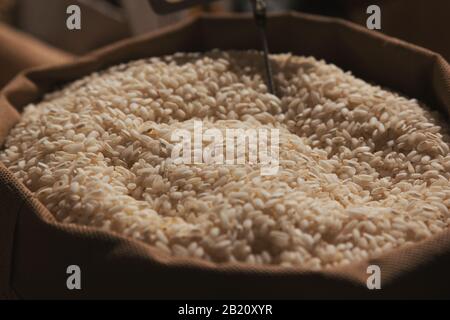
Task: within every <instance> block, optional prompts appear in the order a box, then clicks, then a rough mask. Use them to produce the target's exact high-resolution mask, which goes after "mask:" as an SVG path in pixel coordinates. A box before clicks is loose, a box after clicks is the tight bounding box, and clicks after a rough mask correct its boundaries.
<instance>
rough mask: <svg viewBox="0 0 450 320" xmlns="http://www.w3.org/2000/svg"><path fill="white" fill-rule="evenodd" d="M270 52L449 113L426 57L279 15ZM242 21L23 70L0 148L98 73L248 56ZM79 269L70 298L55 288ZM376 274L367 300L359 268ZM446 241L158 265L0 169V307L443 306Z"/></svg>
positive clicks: (203, 25)
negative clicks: (27, 118) (164, 58)
mask: <svg viewBox="0 0 450 320" xmlns="http://www.w3.org/2000/svg"><path fill="white" fill-rule="evenodd" d="M269 37H270V45H271V51H272V52H275V53H276V52H293V53H295V54H299V55H313V56H315V57H317V58H324V59H326V60H327V62H331V63H335V64H337V65H338V66H340V67H342V68H343V69H344V70H351V71H352V72H353V73H354V74H355V75H357V76H359V77H361V78H363V79H365V80H368V81H373V82H375V83H377V84H380V85H383V86H386V87H388V88H391V89H393V90H397V91H399V92H402V93H403V94H406V95H408V96H411V97H415V98H419V99H421V100H423V101H425V102H427V103H429V104H430V105H431V106H435V107H437V108H440V110H441V111H443V112H445V113H446V114H447V115H448V114H449V112H450V66H449V65H448V64H447V62H445V60H444V59H443V58H442V57H441V56H439V55H438V54H436V53H433V52H431V51H429V50H426V49H423V48H420V47H417V46H414V45H411V44H408V43H405V42H403V41H400V40H397V39H393V38H390V37H387V36H384V35H381V34H379V33H376V32H371V31H367V30H366V29H364V28H362V27H360V26H357V25H355V24H352V23H349V22H345V21H343V20H339V19H332V18H323V17H319V16H312V15H305V14H297V13H290V14H280V15H274V16H271V18H270V20H269ZM258 47H259V38H258V36H257V30H256V28H255V26H254V22H253V20H252V19H251V18H250V17H249V16H237V15H229V16H228V15H226V16H201V17H198V18H193V19H189V20H186V21H183V22H182V23H180V24H177V25H175V26H172V27H169V28H167V29H165V30H163V31H158V32H156V33H152V34H148V35H145V36H142V37H138V38H134V39H131V40H126V41H123V42H119V43H117V44H114V45H111V46H109V47H106V48H103V49H100V50H98V51H95V52H93V53H91V54H89V55H87V56H84V57H82V58H80V59H77V60H76V61H74V62H71V63H68V64H64V65H62V66H56V67H49V68H48V67H46V68H39V69H33V70H29V71H27V72H25V73H23V74H21V75H20V76H19V77H17V78H16V79H15V80H14V81H13V82H11V83H10V84H9V85H8V86H7V87H6V88H5V89H4V90H3V91H2V93H1V95H0V145H2V144H3V143H4V140H5V137H6V136H7V134H8V132H9V130H10V129H11V128H12V127H13V126H14V125H15V123H17V121H18V120H19V118H20V111H21V110H22V108H23V106H24V105H26V104H27V103H30V102H32V101H38V100H39V99H40V97H41V96H42V94H43V93H45V92H48V91H50V90H52V89H53V88H55V87H56V86H58V85H61V84H63V83H66V82H69V81H72V80H74V79H78V78H80V77H82V76H84V75H87V74H89V73H91V72H93V71H98V70H101V69H104V68H106V67H108V66H111V65H114V64H117V63H120V62H126V61H130V60H132V59H137V58H144V57H149V56H158V55H163V54H170V53H174V52H177V51H205V50H210V49H213V48H220V49H250V48H258ZM72 264H76V265H79V266H80V268H81V270H82V290H81V291H76V290H75V291H70V290H68V289H67V288H66V279H67V276H68V275H67V274H66V268H67V267H68V266H69V265H72ZM371 264H376V265H378V266H380V267H381V284H382V289H381V290H368V289H367V286H366V281H367V277H368V274H367V267H368V265H371ZM449 267H450V231H447V232H445V233H442V234H440V235H438V236H436V237H434V238H431V239H429V240H426V241H423V242H421V243H418V244H416V245H410V246H405V247H402V248H400V249H396V250H393V251H391V252H387V253H386V254H384V255H383V256H381V257H380V258H377V259H372V260H370V261H362V262H358V263H354V264H351V265H349V266H346V267H340V268H336V269H330V270H325V271H320V272H312V271H308V270H302V269H301V268H289V269H287V268H281V267H275V266H273V267H272V266H262V267H260V266H249V265H244V264H235V263H233V264H223V265H217V264H214V263H209V262H204V261H198V260H186V259H179V258H173V257H168V256H166V255H164V254H161V253H160V252H159V251H158V250H157V249H155V248H153V247H151V246H149V245H146V244H144V243H140V242H138V241H135V240H132V239H126V238H124V237H122V236H120V235H117V234H113V233H110V232H104V231H100V230H96V229H94V228H89V227H82V226H76V225H63V224H60V223H58V222H57V221H56V220H55V219H54V217H53V216H52V214H51V213H50V212H49V211H48V210H47V209H46V208H45V207H44V206H43V205H42V204H41V203H40V202H39V201H38V200H37V199H36V198H35V197H33V195H32V194H31V192H30V191H29V190H27V189H26V188H25V187H24V186H23V185H22V184H21V183H19V181H17V179H15V178H14V177H13V176H12V174H11V173H10V172H8V170H7V169H6V168H5V167H4V166H3V165H2V164H0V296H2V297H4V298H65V299H73V298H88V299H92V298H255V299H257V298H350V297H353V298H393V297H402V298H417V297H442V296H449V295H450V289H449V288H450V286H449V283H448V282H449V276H448V274H447V272H448V269H449Z"/></svg>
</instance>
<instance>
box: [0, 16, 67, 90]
mask: <svg viewBox="0 0 450 320" xmlns="http://www.w3.org/2000/svg"><path fill="white" fill-rule="evenodd" d="M72 58H73V56H72V55H70V54H68V53H66V52H64V51H61V50H59V49H56V48H53V47H50V46H48V45H46V44H45V43H43V42H41V41H39V40H37V39H35V38H33V37H31V36H29V35H27V34H25V33H23V32H20V31H17V30H15V29H13V28H11V27H9V26H8V25H5V24H3V23H0V88H2V87H3V86H4V85H6V84H7V83H8V82H9V81H10V80H11V79H12V78H13V77H14V76H15V75H17V74H18V73H19V72H20V71H22V70H25V69H28V68H32V67H37V66H44V65H51V64H58V63H64V62H67V61H69V60H71V59H72Z"/></svg>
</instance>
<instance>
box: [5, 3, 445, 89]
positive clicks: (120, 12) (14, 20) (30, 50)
mask: <svg viewBox="0 0 450 320" xmlns="http://www.w3.org/2000/svg"><path fill="white" fill-rule="evenodd" d="M267 3H268V6H269V7H268V9H269V11H270V12H279V11H286V10H296V11H300V12H304V13H313V14H320V15H324V16H332V17H340V18H343V19H346V20H349V21H352V22H355V23H358V24H360V25H363V26H365V25H366V19H367V17H368V15H367V14H366V8H367V7H368V6H369V5H371V4H376V5H378V6H380V8H381V16H382V17H381V22H382V25H381V26H382V29H381V30H380V32H383V33H385V34H388V35H391V36H394V37H397V38H400V39H403V40H406V41H408V42H411V43H414V44H418V45H420V46H423V47H425V48H428V49H430V50H432V51H435V52H438V53H440V54H441V55H442V56H443V57H444V58H445V59H447V61H449V60H450V36H449V31H450V1H449V0H427V1H424V0H379V1H370V0H268V1H267ZM71 4H76V5H79V6H80V8H81V12H82V30H81V31H69V30H68V29H67V28H66V27H65V26H66V19H67V14H66V8H67V7H68V6H69V5H71ZM249 10H250V1H249V0H221V1H215V2H212V3H211V4H208V5H203V6H197V7H195V8H191V9H188V10H184V11H181V12H177V13H173V14H169V15H165V16H159V15H157V14H155V12H154V11H153V10H152V8H151V6H150V4H149V2H148V0H0V43H1V45H0V88H1V87H2V86H3V85H4V84H5V83H6V82H7V81H9V80H10V79H11V78H12V77H13V76H14V75H15V74H17V72H19V71H20V70H22V69H24V68H28V67H30V66H35V65H41V64H46V63H51V62H63V61H67V60H68V59H71V58H73V57H74V56H77V55H81V54H84V53H87V52H89V51H91V50H93V49H96V48H99V47H102V46H104V45H107V44H109V43H112V42H115V41H118V40H121V39H125V38H128V37H132V36H135V35H139V34H142V33H146V32H149V31H152V30H156V29H159V28H162V27H164V26H167V25H170V24H172V23H175V22H177V21H179V20H182V19H183V18H186V17H189V16H193V15H196V14H198V13H200V12H202V11H204V12H212V13H214V12H247V11H249ZM293 32H295V30H293Z"/></svg>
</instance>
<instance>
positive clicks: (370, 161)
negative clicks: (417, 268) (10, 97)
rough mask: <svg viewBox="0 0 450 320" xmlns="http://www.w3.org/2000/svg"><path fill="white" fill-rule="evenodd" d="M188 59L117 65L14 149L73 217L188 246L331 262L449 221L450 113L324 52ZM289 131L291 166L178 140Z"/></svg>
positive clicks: (46, 116) (193, 251)
mask: <svg viewBox="0 0 450 320" xmlns="http://www.w3.org/2000/svg"><path fill="white" fill-rule="evenodd" d="M271 60H272V64H273V68H274V73H275V81H276V86H277V93H278V97H276V96H273V95H271V94H269V93H268V92H267V87H266V85H265V81H264V78H263V76H262V75H263V74H264V71H263V65H262V59H261V56H260V55H259V53H257V52H252V51H251V52H239V51H232V52H221V51H212V52H209V53H206V54H200V53H189V54H180V53H178V54H175V55H172V56H166V57H161V58H150V59H146V60H139V61H134V62H130V63H128V64H121V65H118V66H114V67H112V68H110V69H108V70H106V71H102V72H99V73H94V74H92V75H89V76H87V77H85V78H83V79H81V80H79V81H75V82H73V83H71V84H69V85H67V86H65V87H64V88H63V89H62V90H60V91H56V92H54V93H51V94H48V95H47V96H46V97H45V98H44V100H43V101H42V102H40V103H38V104H31V105H29V106H27V107H26V109H25V111H24V113H23V116H22V119H21V121H20V123H19V124H17V126H16V127H15V128H14V129H13V130H12V131H11V133H10V135H9V137H8V138H7V141H6V145H5V149H4V150H3V151H2V152H1V153H0V161H1V162H3V163H4V164H5V165H6V167H7V168H9V170H11V171H12V172H13V173H14V175H15V176H16V177H17V178H19V179H20V181H22V182H23V183H24V184H25V185H26V186H27V187H28V188H29V189H30V190H31V191H32V192H34V194H35V195H36V197H37V198H38V199H39V200H40V201H41V202H42V203H43V204H44V205H45V206H46V207H47V208H48V209H49V210H50V211H51V212H52V213H53V214H54V216H55V217H56V218H57V220H58V221H61V222H63V223H75V224H79V225H87V226H94V227H97V228H100V229H103V230H109V231H114V232H117V233H120V234H122V235H124V236H127V237H132V238H135V239H138V240H141V241H144V242H146V243H148V244H150V245H153V246H155V247H157V248H159V249H160V250H162V251H163V252H166V253H167V254H171V255H174V256H177V257H196V258H200V259H205V260H209V261H213V262H217V263H224V262H235V261H239V262H246V263H251V264H271V265H282V266H297V267H302V268H306V269H320V268H329V267H333V266H338V265H344V264H349V263H350V262H353V261H358V260H363V259H367V258H372V257H376V256H379V255H380V254H382V253H383V252H385V251H388V250H391V249H393V248H397V247H400V246H404V245H406V244H411V243H415V242H418V241H422V240H424V239H426V238H428V237H431V236H433V235H435V234H437V233H439V232H441V231H443V230H445V229H446V228H448V226H449V222H450V214H449V207H450V155H449V136H448V134H447V132H445V130H444V129H442V127H441V126H440V124H441V125H442V123H441V121H442V120H440V117H439V115H438V114H437V113H436V112H431V111H430V110H429V109H428V108H427V107H425V106H424V105H422V104H421V103H419V102H418V101H416V100H414V99H412V100H411V99H407V98H405V97H402V96H400V95H398V94H396V93H393V92H390V91H387V90H384V89H382V88H380V87H379V86H374V85H371V84H368V83H367V82H364V81H362V80H360V79H358V78H355V77H354V76H352V75H351V73H349V72H343V71H342V70H341V69H339V68H338V67H336V66H334V65H332V64H326V63H325V62H324V61H318V60H316V59H314V58H312V57H300V56H293V55H290V54H280V55H272V56H271ZM199 119H201V120H202V121H203V123H204V126H205V127H208V126H209V127H215V128H219V129H221V130H224V129H225V128H230V127H233V128H236V127H242V128H261V127H266V128H278V129H280V154H279V158H280V168H279V171H278V174H277V175H274V176H262V175H261V174H260V168H259V166H258V165H254V164H253V165H251V164H245V165H234V166H233V165H232V166H225V165H217V164H193V165H184V164H175V163H173V161H172V160H171V156H170V155H171V149H172V147H173V145H172V144H171V142H170V135H171V132H173V130H174V129H178V128H186V129H188V130H189V129H190V128H192V123H193V121H194V120H199Z"/></svg>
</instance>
